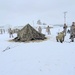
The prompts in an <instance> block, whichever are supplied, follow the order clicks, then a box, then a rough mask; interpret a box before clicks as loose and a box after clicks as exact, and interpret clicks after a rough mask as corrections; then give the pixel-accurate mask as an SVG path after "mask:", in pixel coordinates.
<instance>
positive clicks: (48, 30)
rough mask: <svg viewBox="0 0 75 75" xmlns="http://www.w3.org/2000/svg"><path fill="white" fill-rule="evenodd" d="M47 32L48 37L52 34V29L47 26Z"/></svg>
mask: <svg viewBox="0 0 75 75" xmlns="http://www.w3.org/2000/svg"><path fill="white" fill-rule="evenodd" d="M46 32H47V33H48V35H50V34H51V31H50V27H49V26H47V28H46Z"/></svg>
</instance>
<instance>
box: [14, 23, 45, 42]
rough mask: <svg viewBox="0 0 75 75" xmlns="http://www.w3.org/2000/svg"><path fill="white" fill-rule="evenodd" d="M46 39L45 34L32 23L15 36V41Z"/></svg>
mask: <svg viewBox="0 0 75 75" xmlns="http://www.w3.org/2000/svg"><path fill="white" fill-rule="evenodd" d="M44 39H46V37H45V35H44V34H42V33H39V32H38V31H36V30H35V29H34V28H33V27H32V26H31V25H30V24H27V25H26V26H25V27H23V28H22V29H21V30H20V31H19V32H18V33H17V37H16V38H14V41H20V42H25V41H32V40H44Z"/></svg>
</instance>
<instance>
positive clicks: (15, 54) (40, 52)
mask: <svg viewBox="0 0 75 75" xmlns="http://www.w3.org/2000/svg"><path fill="white" fill-rule="evenodd" d="M59 31H62V28H61V27H54V28H52V29H51V35H47V33H46V32H45V29H43V33H44V34H46V36H47V37H48V39H47V40H45V41H37V42H27V43H24V42H9V41H8V40H11V39H13V38H9V34H8V33H7V32H6V33H5V34H0V75H75V46H74V45H75V42H71V43H69V41H70V39H69V34H67V35H66V37H65V41H64V42H63V43H60V42H56V39H55V36H56V35H57V33H58V32H59ZM14 37H16V34H14ZM8 46H9V47H10V48H11V49H8V50H6V51H4V52H2V51H3V50H4V49H6V48H7V47H8Z"/></svg>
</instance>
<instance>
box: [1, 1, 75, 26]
mask: <svg viewBox="0 0 75 75" xmlns="http://www.w3.org/2000/svg"><path fill="white" fill-rule="evenodd" d="M74 7H75V0H0V25H6V24H10V25H25V24H27V23H30V24H33V21H34V24H35V25H36V22H37V20H39V19H40V20H41V22H45V23H47V24H63V23H64V12H65V11H67V13H66V23H67V24H71V23H72V22H73V21H75V8H74Z"/></svg>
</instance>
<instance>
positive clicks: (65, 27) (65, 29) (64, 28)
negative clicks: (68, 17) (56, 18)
mask: <svg viewBox="0 0 75 75" xmlns="http://www.w3.org/2000/svg"><path fill="white" fill-rule="evenodd" d="M63 31H64V34H65V36H66V31H67V25H66V24H64V27H63Z"/></svg>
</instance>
